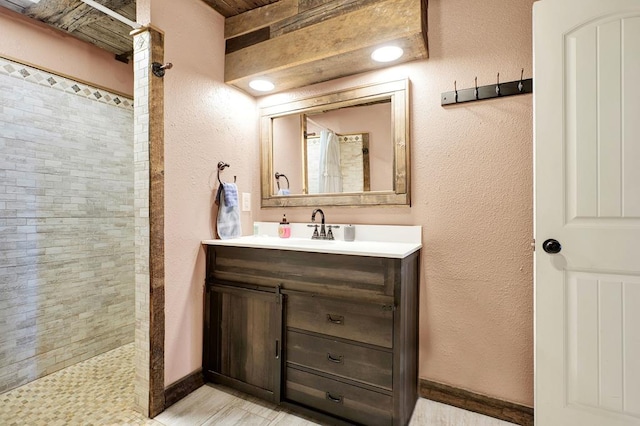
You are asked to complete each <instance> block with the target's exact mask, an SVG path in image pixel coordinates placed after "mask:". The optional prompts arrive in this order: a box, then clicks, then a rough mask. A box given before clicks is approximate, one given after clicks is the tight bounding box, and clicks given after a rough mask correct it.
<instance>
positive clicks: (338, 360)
mask: <svg viewBox="0 0 640 426" xmlns="http://www.w3.org/2000/svg"><path fill="white" fill-rule="evenodd" d="M327 359H328V360H329V361H331V362H335V363H336V364H342V355H339V356H338V357H337V358H336V357H334V356H333V355H331V354H330V353H329V352H327Z"/></svg>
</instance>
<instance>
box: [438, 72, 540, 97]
mask: <svg viewBox="0 0 640 426" xmlns="http://www.w3.org/2000/svg"><path fill="white" fill-rule="evenodd" d="M523 76H524V68H523V69H522V70H521V71H520V80H516V81H508V82H506V83H500V73H498V74H497V76H496V84H489V85H486V86H480V87H478V77H476V78H475V79H474V80H475V84H474V87H472V88H469V89H458V82H457V81H454V82H453V91H452V92H444V93H442V95H441V105H442V106H446V105H455V104H462V103H465V102H473V101H482V100H485V99H493V98H504V97H506V96H514V95H524V94H525V93H532V92H533V79H532V78H527V79H524V78H523Z"/></svg>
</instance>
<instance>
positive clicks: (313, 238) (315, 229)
mask: <svg viewBox="0 0 640 426" xmlns="http://www.w3.org/2000/svg"><path fill="white" fill-rule="evenodd" d="M307 228H314V230H313V235H312V236H311V239H312V240H317V239H319V238H320V234H318V224H315V225H307Z"/></svg>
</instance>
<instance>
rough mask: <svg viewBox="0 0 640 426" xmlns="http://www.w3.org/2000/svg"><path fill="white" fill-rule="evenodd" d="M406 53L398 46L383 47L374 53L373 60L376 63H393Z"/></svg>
mask: <svg viewBox="0 0 640 426" xmlns="http://www.w3.org/2000/svg"><path fill="white" fill-rule="evenodd" d="M403 53H404V51H403V50H402V48H400V47H398V46H383V47H379V48H377V49H376V50H374V51H373V53H372V54H371V59H373V60H374V61H376V62H391V61H395V60H396V59H398V58H399V57H400V56H402V54H403Z"/></svg>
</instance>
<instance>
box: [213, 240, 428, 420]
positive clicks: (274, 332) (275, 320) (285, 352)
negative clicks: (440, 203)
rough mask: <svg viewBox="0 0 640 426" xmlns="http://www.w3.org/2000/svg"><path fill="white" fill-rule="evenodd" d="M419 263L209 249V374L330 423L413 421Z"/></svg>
mask: <svg viewBox="0 0 640 426" xmlns="http://www.w3.org/2000/svg"><path fill="white" fill-rule="evenodd" d="M418 259H419V251H418V252H415V253H412V254H411V255H409V256H407V257H405V258H402V259H396V258H382V257H369V256H352V255H337V254H325V253H311V252H299V251H287V250H272V249H256V248H240V247H229V246H213V245H210V246H207V291H206V298H205V329H204V330H205V336H204V360H203V364H204V365H203V370H204V374H205V378H206V379H208V380H210V381H212V382H217V383H222V384H225V385H229V386H232V387H235V388H237V389H239V390H242V391H245V392H248V393H251V394H253V395H257V396H260V397H262V398H265V399H268V400H271V401H274V402H276V403H281V404H285V405H287V406H288V407H291V408H294V409H296V408H298V409H300V410H301V411H302V412H304V413H305V414H307V415H317V416H318V418H319V419H321V420H324V421H325V422H328V423H339V422H343V423H345V424H348V423H355V424H364V425H405V424H407V423H408V422H409V419H410V417H411V414H412V412H413V409H414V406H415V403H416V400H417V398H418V395H417V390H418V371H417V357H418V349H417V348H418V335H417V328H418Z"/></svg>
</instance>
